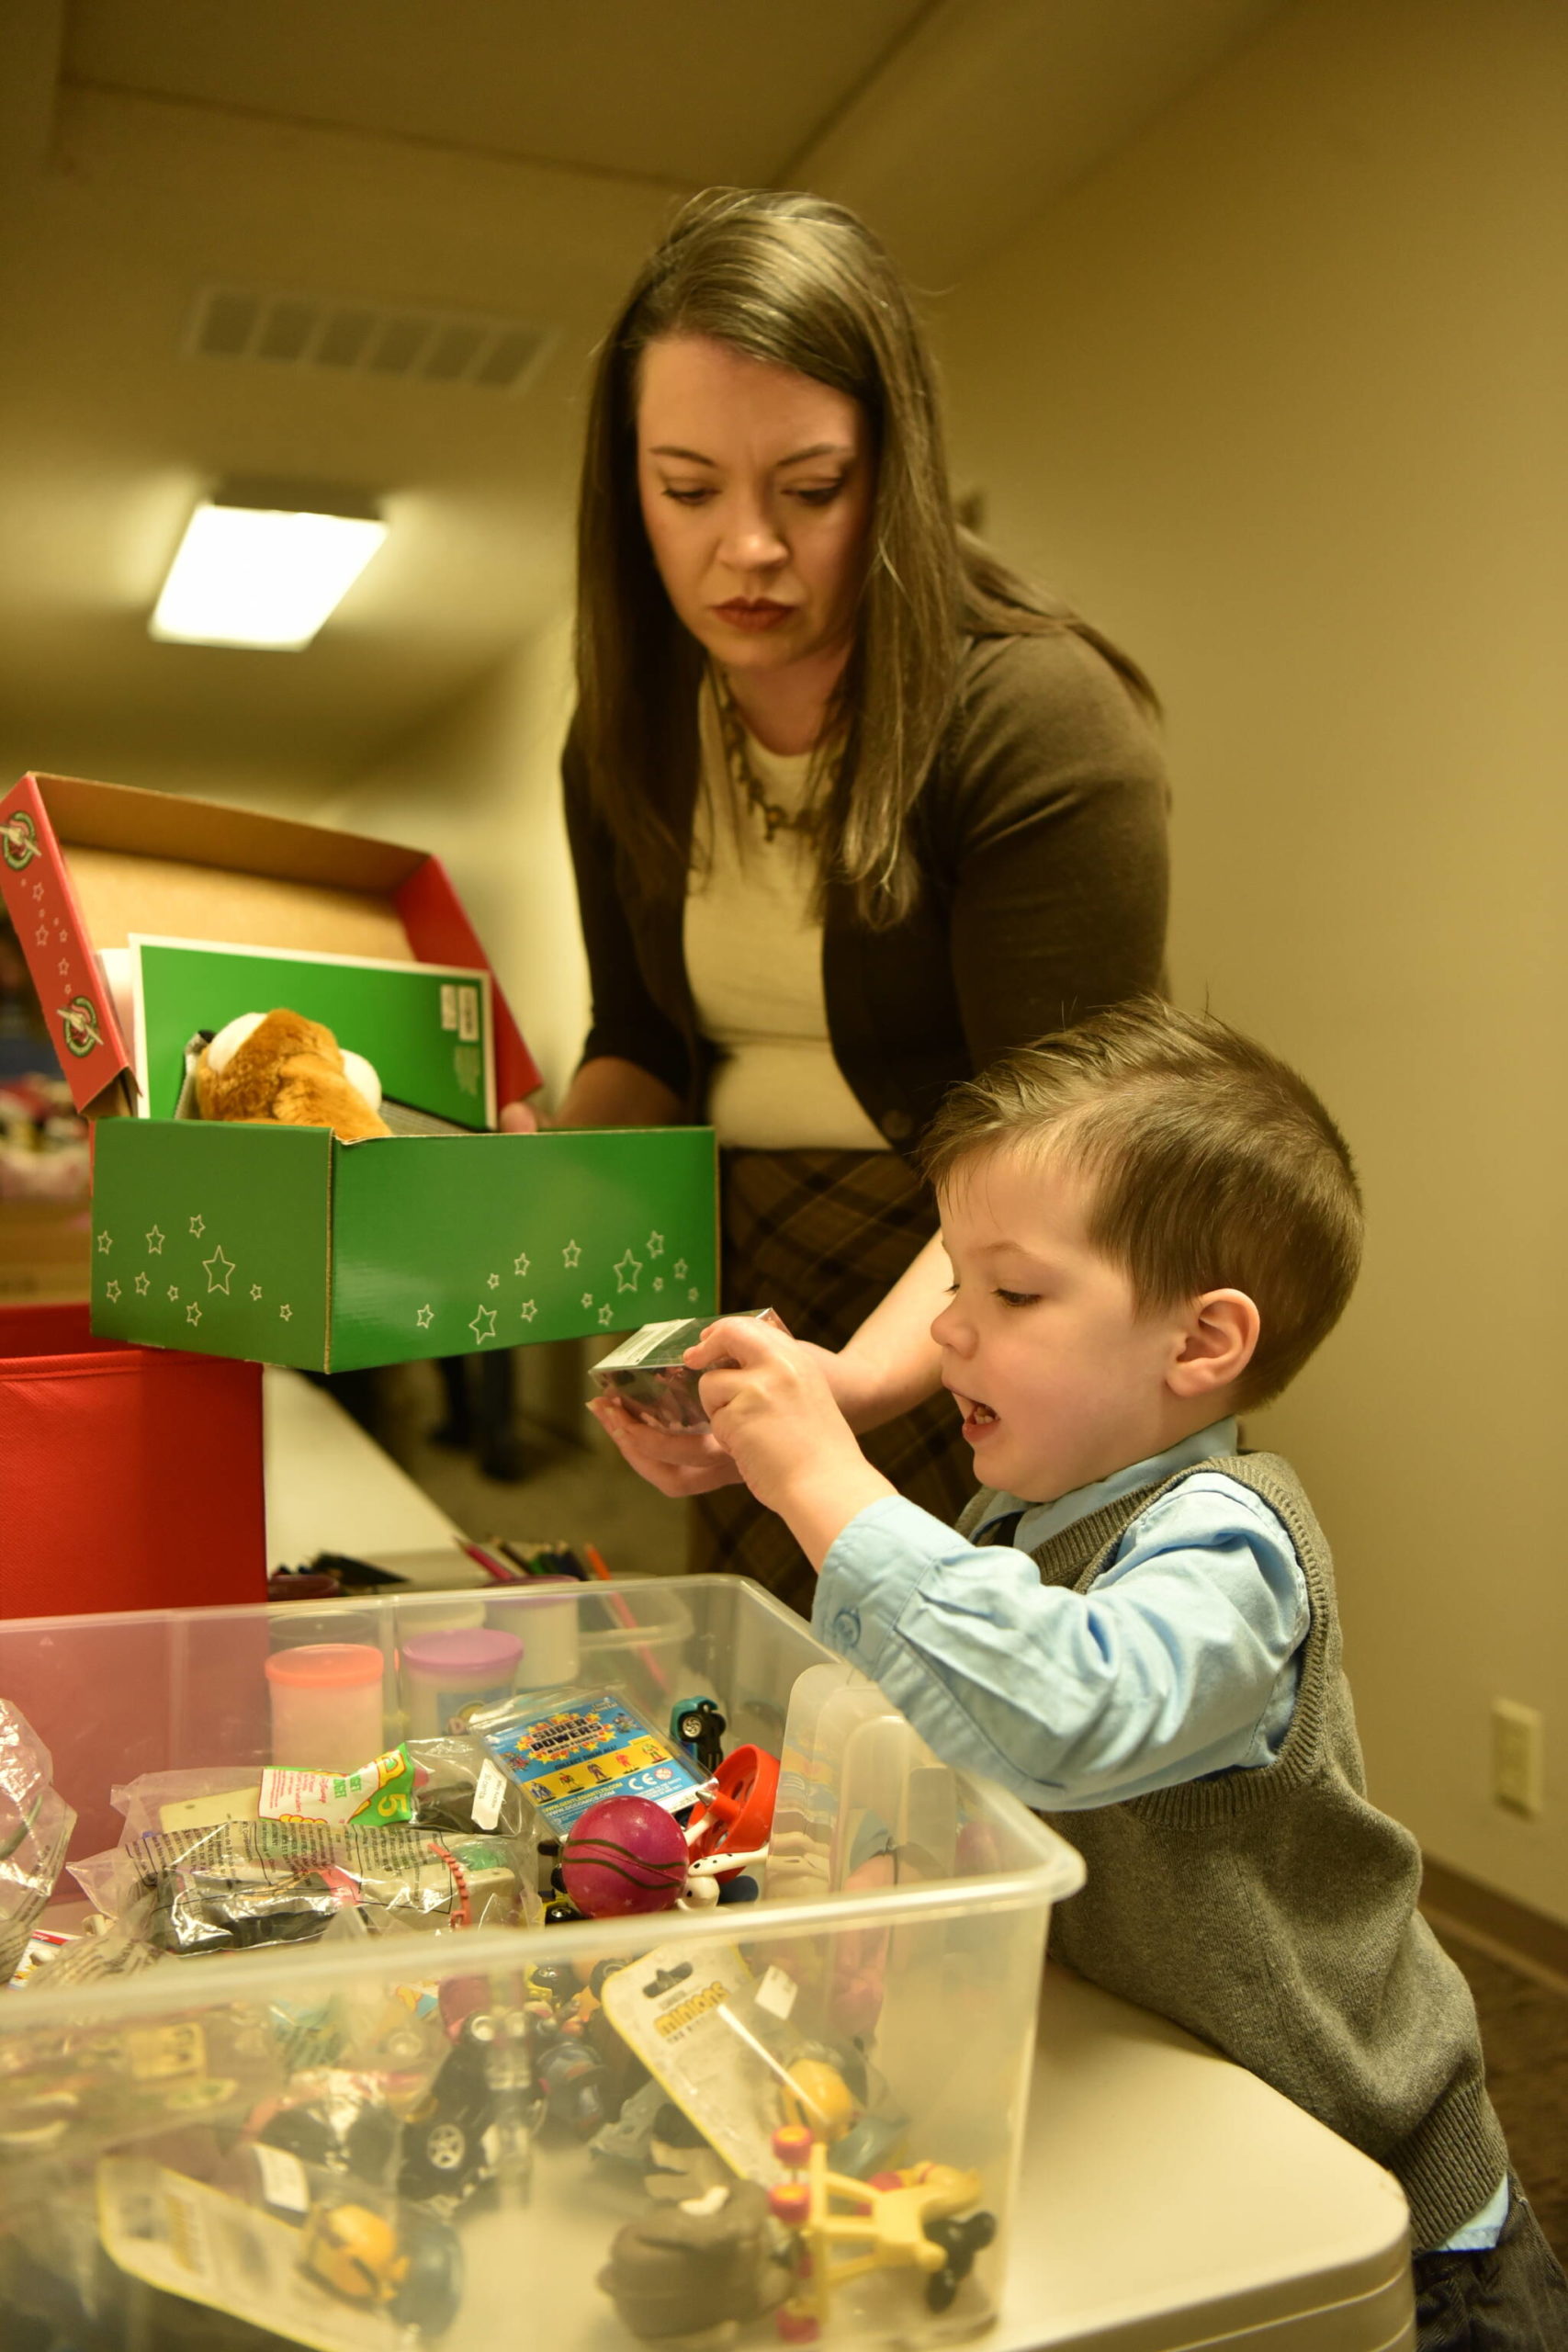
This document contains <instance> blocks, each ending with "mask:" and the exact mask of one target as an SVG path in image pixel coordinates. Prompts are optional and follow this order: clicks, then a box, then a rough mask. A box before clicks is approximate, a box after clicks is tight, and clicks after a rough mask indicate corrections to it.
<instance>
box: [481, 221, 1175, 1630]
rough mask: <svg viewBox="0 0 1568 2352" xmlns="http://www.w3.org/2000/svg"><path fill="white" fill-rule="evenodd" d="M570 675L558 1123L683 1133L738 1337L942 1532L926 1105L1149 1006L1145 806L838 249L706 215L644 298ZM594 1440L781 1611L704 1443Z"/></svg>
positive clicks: (590, 458) (590, 470)
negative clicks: (1144, 997)
mask: <svg viewBox="0 0 1568 2352" xmlns="http://www.w3.org/2000/svg"><path fill="white" fill-rule="evenodd" d="M577 667H578V685H579V707H578V711H577V716H576V718H575V720H574V722H573V725H572V729H571V732H570V737H569V740H568V743H567V748H566V754H565V760H564V765H563V774H564V780H565V787H566V801H567V815H568V823H569V829H570V840H571V848H572V855H573V859H574V863H575V866H576V872H577V881H578V891H579V898H580V900H581V914H582V925H583V933H584V937H585V940H586V943H587V948H588V958H589V966H590V971H591V977H592V994H593V1012H592V1030H591V1032H590V1035H589V1038H588V1042H587V1046H586V1048H585V1051H584V1057H583V1060H582V1063H581V1068H580V1069H579V1070H578V1072H577V1075H576V1077H575V1078H574V1080H573V1081H572V1083H571V1086H570V1090H569V1091H568V1094H567V1096H566V1099H565V1101H564V1102H563V1103H562V1104H561V1106H560V1110H559V1112H558V1119H559V1121H560V1123H561V1124H563V1125H587V1124H594V1125H617V1124H659V1123H663V1122H666V1121H671V1120H701V1119H704V1118H707V1119H711V1120H712V1122H713V1124H714V1125H715V1126H716V1130H717V1133H718V1138H719V1143H720V1147H721V1159H720V1170H721V1175H720V1219H721V1228H722V1242H723V1265H722V1277H721V1279H722V1295H723V1299H724V1302H725V1304H726V1305H727V1306H739V1307H745V1306H773V1307H774V1308H775V1309H776V1310H777V1311H778V1312H779V1314H780V1315H781V1316H782V1317H783V1318H784V1321H785V1322H786V1323H787V1324H788V1325H789V1326H790V1328H791V1329H793V1330H795V1332H796V1334H797V1335H798V1336H800V1337H802V1338H807V1339H811V1340H816V1341H818V1342H821V1343H823V1344H824V1345H825V1346H826V1347H828V1348H829V1349H830V1350H833V1351H836V1352H835V1353H834V1355H833V1357H832V1360H831V1363H830V1366H829V1378H830V1379H831V1381H832V1384H833V1386H834V1389H835V1393H836V1394H837V1395H838V1397H839V1400H840V1404H841V1405H842V1406H843V1408H844V1409H845V1410H846V1412H847V1413H848V1414H849V1416H850V1418H851V1419H852V1422H853V1423H854V1425H855V1426H856V1427H857V1428H858V1429H860V1430H868V1429H875V1430H877V1432H878V1433H877V1435H876V1436H875V1437H874V1439H873V1441H872V1444H871V1446H870V1448H869V1449H868V1451H870V1452H871V1453H872V1454H873V1457H874V1459H875V1460H876V1462H877V1464H878V1466H879V1467H880V1468H882V1469H883V1470H884V1471H885V1472H886V1475H887V1476H888V1477H889V1478H890V1479H891V1480H892V1481H893V1482H894V1484H895V1485H896V1486H897V1487H899V1489H900V1491H901V1492H904V1493H906V1494H912V1495H913V1496H914V1497H915V1498H916V1499H917V1500H919V1501H920V1502H922V1503H924V1504H926V1506H927V1507H928V1508H929V1509H931V1510H933V1511H935V1512H937V1513H939V1514H940V1515H942V1516H944V1517H951V1516H952V1515H953V1513H954V1511H955V1510H957V1508H958V1507H959V1505H960V1503H961V1502H962V1500H963V1498H964V1497H965V1496H966V1495H967V1494H968V1492H969V1491H970V1490H971V1488H972V1485H973V1479H972V1476H971V1475H970V1472H969V1468H968V1459H967V1453H966V1449H965V1448H964V1444H963V1442H962V1440H961V1437H960V1434H959V1423H958V1417H957V1415H956V1413H955V1412H954V1411H953V1407H952V1405H951V1404H950V1402H949V1400H948V1399H947V1398H946V1397H942V1396H940V1395H938V1394H936V1389H937V1379H936V1351H935V1350H934V1348H933V1347H932V1346H931V1342H930V1340H929V1338H928V1336H927V1334H928V1328H929V1325H930V1322H931V1317H932V1315H933V1314H934V1313H935V1311H936V1308H937V1306H938V1305H939V1304H940V1295H941V1290H942V1285H943V1284H945V1283H946V1281H947V1279H948V1274H947V1268H946V1261H945V1259H944V1258H943V1257H942V1252H941V1250H940V1246H939V1245H938V1244H937V1243H936V1242H935V1240H934V1238H933V1228H934V1225H935V1217H934V1213H933V1210H932V1208H931V1203H930V1201H929V1199H928V1198H926V1197H925V1196H924V1195H923V1194H922V1192H921V1189H920V1187H919V1182H918V1181H917V1179H916V1178H915V1176H914V1175H913V1173H912V1172H911V1170H910V1169H909V1167H908V1164H907V1162H906V1159H904V1157H903V1155H904V1154H905V1153H906V1152H908V1150H909V1149H910V1148H911V1147H912V1146H913V1145H914V1144H915V1142H916V1140H917V1138H918V1137H919V1133H920V1131H921V1129H922V1128H923V1126H924V1125H925V1123H926V1121H927V1120H928V1118H929V1117H930V1115H931V1112H932V1111H933V1110H934V1109H935V1107H936V1104H937V1102H938V1100H939V1099H940V1097H941V1095H942V1092H943V1091H944V1089H945V1088H946V1087H947V1086H948V1085H950V1084H951V1083H952V1082H953V1080H956V1079H960V1078H965V1077H968V1076H970V1075H971V1074H972V1073H973V1072H974V1071H976V1069H979V1068H981V1067H982V1066H983V1065H984V1064H985V1063H986V1062H987V1060H989V1059H990V1058H991V1057H992V1056H993V1055H995V1054H997V1053H998V1052H999V1051H1001V1050H1002V1049H1003V1048H1004V1047H1006V1046H1011V1045H1014V1044H1017V1043H1019V1042H1021V1041H1022V1040H1025V1039H1028V1038H1030V1037H1032V1036H1035V1035H1039V1034H1040V1033H1041V1032H1043V1031H1044V1030H1047V1029H1053V1028H1056V1027H1058V1026H1060V1025H1061V1024H1062V1023H1065V1022H1066V1021H1070V1020H1072V1019H1074V1018H1076V1017H1077V1016H1078V1015H1080V1014H1082V1013H1085V1012H1089V1011H1090V1010H1091V1009H1092V1008H1094V1007H1095V1006H1098V1005H1102V1004H1107V1003H1111V1002H1113V1001H1116V1000H1117V999H1119V998H1122V997H1124V996H1128V995H1131V994H1133V993H1134V992H1136V991H1138V990H1141V989H1148V988H1151V987H1155V986H1156V985H1157V984H1158V981H1159V978H1160V971H1161V960H1162V951H1163V941H1164V923H1165V908H1166V849H1165V798H1166V795H1165V785H1164V780H1163V775H1162V771H1161V766H1160V761H1159V756H1158V752H1157V749H1156V743H1155V741H1154V736H1153V732H1152V728H1151V725H1150V714H1151V711H1152V707H1153V696H1152V694H1151V693H1150V690H1149V688H1148V687H1147V685H1146V684H1145V680H1144V679H1143V677H1142V674H1141V673H1140V672H1139V671H1138V670H1137V669H1136V667H1135V666H1134V664H1133V663H1132V662H1130V661H1128V659H1127V658H1126V657H1125V656H1124V655H1123V654H1122V653H1120V652H1118V651H1117V650H1115V649H1114V648H1113V647H1112V646H1111V645H1110V644H1108V643H1107V641H1106V640H1105V639H1103V638H1102V637H1100V635H1098V633H1097V632H1096V631H1094V630H1093V629H1091V628H1089V627H1088V625H1087V624H1086V623H1084V622H1083V621H1081V620H1080V619H1078V618H1077V616H1075V615H1073V614H1071V613H1068V612H1066V611H1065V610H1064V609H1062V608H1060V607H1058V606H1055V605H1050V604H1049V603H1047V602H1045V601H1044V600H1043V599H1041V598H1040V597H1038V596H1037V595H1035V594H1034V593H1033V592H1032V591H1031V590H1030V589H1028V588H1026V587H1025V586H1024V585H1023V583H1022V582H1020V581H1019V580H1017V579H1015V578H1014V577H1013V576H1012V575H1011V574H1010V572H1008V571H1006V570H1005V569H1004V568H1003V567H1002V566H1001V565H1000V564H999V563H998V562H997V561H996V560H995V559H994V558H992V557H991V556H989V555H988V554H987V552H986V551H985V550H984V549H983V548H981V547H980V546H979V545H978V544H977V543H976V542H975V541H974V540H972V539H970V538H968V537H966V536H964V535H963V534H961V533H960V532H959V530H958V529H957V527H956V525H955V523H954V520H953V512H952V504H951V498H950V493H949V488H948V482H947V477H946V470H945V465H944V460H943V454H942V435H941V426H940V421H939V416H938V407H937V399H936V391H935V385H934V381H933V375H932V369H931V362H930V359H929V356H928V355H927V352H926V350H925V347H924V344H923V341H922V338H921V335H920V332H919V327H918V325H917V323H916V322H915V319H914V316H913V313H912V311H911V309H910V305H909V301H908V296H907V294H906V292H905V289H904V288H903V286H902V285H901V283H900V281H899V279H898V277H897V274H896V272H895V271H894V270H893V268H892V266H891V265H890V263H889V262H888V260H887V258H886V254H884V253H883V252H882V250H881V248H880V246H879V245H878V244H877V243H876V242H875V240H874V238H873V237H872V236H871V235H870V234H869V232H867V231H866V230H865V228H864V227H863V225H862V224H861V222H860V221H858V220H856V219H855V217H854V216H853V215H852V213H850V212H847V211H845V210H843V209H841V208H840V207H839V206H837V205H832V204H828V203H825V202H823V201H821V200H819V199H818V198H813V197H809V196H801V195H788V194H779V193H774V192H770V191H761V192H755V191H745V190H739V191H738V190H718V191H713V192H710V193H709V194H707V195H705V196H702V197H698V198H695V199H694V201H693V202H691V203H690V204H688V205H687V206H686V207H685V208H684V209H683V210H682V212H681V214H680V215H679V217H678V218H677V220H675V222H674V225H673V227H672V228H671V232H670V234H669V235H668V236H667V237H666V239H665V240H664V242H663V243H661V244H660V247H659V248H658V250H657V251H656V252H655V253H654V254H652V255H651V256H650V257H649V261H648V263H647V264H646V265H645V266H644V268H643V270H642V271H641V273H640V274H639V276H638V277H637V282H636V284H635V286H634V287H633V288H632V290H631V294H630V296H629V298H628V300H627V301H626V305H625V307H624V309H623V310H622V311H621V313H620V316H619V317H618V318H617V319H616V321H615V324H614V325H613V327H612V328H611V330H610V333H609V334H608V335H607V336H606V338H605V341H604V346H603V349H602V352H601V355H600V359H599V364H598V370H597V376H596V379H595V382H594V386H593V392H592V407H591V412H590V418H589V426H588V445H587V450H586V455H585V459H584V465H583V475H582V486H581V508H580V518H579V585H578V628H577ZM531 1123H532V1122H531V1118H530V1114H528V1113H527V1112H526V1111H525V1109H523V1108H522V1106H516V1107H515V1108H514V1110H513V1113H512V1114H509V1117H508V1124H511V1125H529V1124H531ZM909 1408H913V1409H909ZM595 1409H596V1410H597V1411H598V1413H599V1418H600V1419H601V1420H602V1421H603V1423H604V1426H605V1428H606V1429H608V1430H609V1431H610V1433H611V1435H612V1436H613V1437H614V1438H615V1441H616V1442H617V1444H618V1445H619V1446H620V1447H621V1450H622V1452H623V1453H625V1454H626V1457H627V1459H628V1460H629V1461H631V1462H632V1463H633V1464H634V1465H635V1466H636V1467H637V1468H638V1469H639V1470H641V1471H642V1472H643V1474H644V1475H645V1476H649V1477H650V1478H651V1479H652V1480H653V1481H654V1483H655V1484H656V1485H658V1486H659V1487H660V1488H661V1489H662V1490H663V1491H664V1492H665V1493H667V1494H688V1495H697V1496H698V1497H699V1498H700V1499H699V1502H698V1518H699V1522H700V1524H699V1529H698V1536H697V1545H696V1551H697V1558H696V1562H695V1563H694V1564H695V1565H701V1566H720V1567H728V1568H733V1569H736V1570H739V1571H740V1572H742V1573H745V1574H749V1575H751V1576H754V1577H757V1578H758V1580H759V1581H760V1582H761V1583H763V1584H765V1585H767V1586H768V1587H769V1588H770V1589H772V1590H773V1591H774V1592H776V1593H777V1594H778V1595H779V1596H780V1597H781V1598H782V1599H784V1600H788V1601H790V1602H792V1603H796V1604H798V1605H800V1606H801V1607H802V1608H803V1609H805V1610H808V1609H809V1605H810V1602H809V1589H810V1585H811V1581H812V1579H811V1576H810V1571H809V1569H808V1568H807V1565H806V1562H805V1561H804V1559H803V1558H801V1556H800V1555H798V1553H796V1552H795V1549H794V1547H793V1545H792V1544H790V1542H789V1539H788V1537H787V1535H785V1534H784V1533H783V1532H782V1531H781V1530H780V1528H779V1526H778V1524H777V1522H776V1521H770V1520H769V1518H768V1517H767V1515H765V1514H761V1513H759V1512H758V1511H757V1510H755V1508H754V1506H753V1505H752V1504H751V1503H750V1499H749V1498H748V1497H747V1496H746V1494H745V1491H744V1489H743V1488H742V1487H739V1485H738V1484H736V1483H734V1480H733V1473H732V1471H731V1469H730V1465H729V1464H728V1457H727V1456H725V1455H724V1454H723V1453H722V1451H721V1450H720V1449H719V1448H718V1447H717V1446H716V1443H715V1442H714V1441H713V1440H711V1439H709V1438H706V1437H704V1436H690V1435H686V1436H680V1435H676V1434H673V1433H670V1432H664V1431H654V1430H649V1429H648V1428H646V1427H645V1426H643V1425H641V1424H639V1423H637V1422H635V1421H634V1420H632V1419H631V1418H630V1416H629V1415H627V1414H626V1411H625V1408H621V1407H619V1406H615V1405H612V1404H607V1403H606V1404H601V1405H600V1406H598V1407H597V1408H595ZM893 1415H897V1419H891V1420H890V1419H889V1417H890V1416H893ZM879 1424H882V1425H884V1426H881V1427H879Z"/></svg>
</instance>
